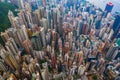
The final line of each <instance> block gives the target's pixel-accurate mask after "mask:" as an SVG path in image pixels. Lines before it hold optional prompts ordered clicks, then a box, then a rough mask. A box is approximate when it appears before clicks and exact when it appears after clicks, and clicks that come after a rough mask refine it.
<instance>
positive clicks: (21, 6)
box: [18, 0, 25, 9]
mask: <svg viewBox="0 0 120 80" xmlns="http://www.w3.org/2000/svg"><path fill="white" fill-rule="evenodd" d="M18 5H19V9H24V8H25V7H24V2H23V0H18Z"/></svg>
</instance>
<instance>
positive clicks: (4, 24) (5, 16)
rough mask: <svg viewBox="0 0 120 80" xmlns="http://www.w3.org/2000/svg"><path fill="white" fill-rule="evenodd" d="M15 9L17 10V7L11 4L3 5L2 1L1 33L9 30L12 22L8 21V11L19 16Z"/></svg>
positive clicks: (0, 41) (0, 6) (0, 14)
mask: <svg viewBox="0 0 120 80" xmlns="http://www.w3.org/2000/svg"><path fill="white" fill-rule="evenodd" d="M15 9H17V7H16V6H14V5H12V4H10V3H3V2H1V1H0V33H1V32H4V31H5V30H6V29H7V28H9V27H10V21H9V19H8V11H9V10H11V11H13V13H14V14H15V15H17V12H15ZM0 44H3V41H2V39H1V37H0Z"/></svg>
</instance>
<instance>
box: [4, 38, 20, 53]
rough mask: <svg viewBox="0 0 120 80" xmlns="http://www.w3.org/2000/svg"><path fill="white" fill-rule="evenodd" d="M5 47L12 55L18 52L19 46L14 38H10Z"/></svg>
mask: <svg viewBox="0 0 120 80" xmlns="http://www.w3.org/2000/svg"><path fill="white" fill-rule="evenodd" d="M5 47H6V48H7V50H8V51H9V53H10V54H12V55H16V54H18V48H17V45H16V43H15V41H14V39H13V38H9V39H8V41H7V42H6V45H5Z"/></svg>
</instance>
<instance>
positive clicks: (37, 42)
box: [32, 32, 43, 51]
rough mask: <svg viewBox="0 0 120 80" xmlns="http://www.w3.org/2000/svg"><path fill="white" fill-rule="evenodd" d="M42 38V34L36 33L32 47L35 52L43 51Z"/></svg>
mask: <svg viewBox="0 0 120 80" xmlns="http://www.w3.org/2000/svg"><path fill="white" fill-rule="evenodd" d="M42 46H43V45H42V38H41V35H40V32H35V33H33V35H32V47H33V49H34V50H37V51H39V50H41V49H42Z"/></svg>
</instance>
